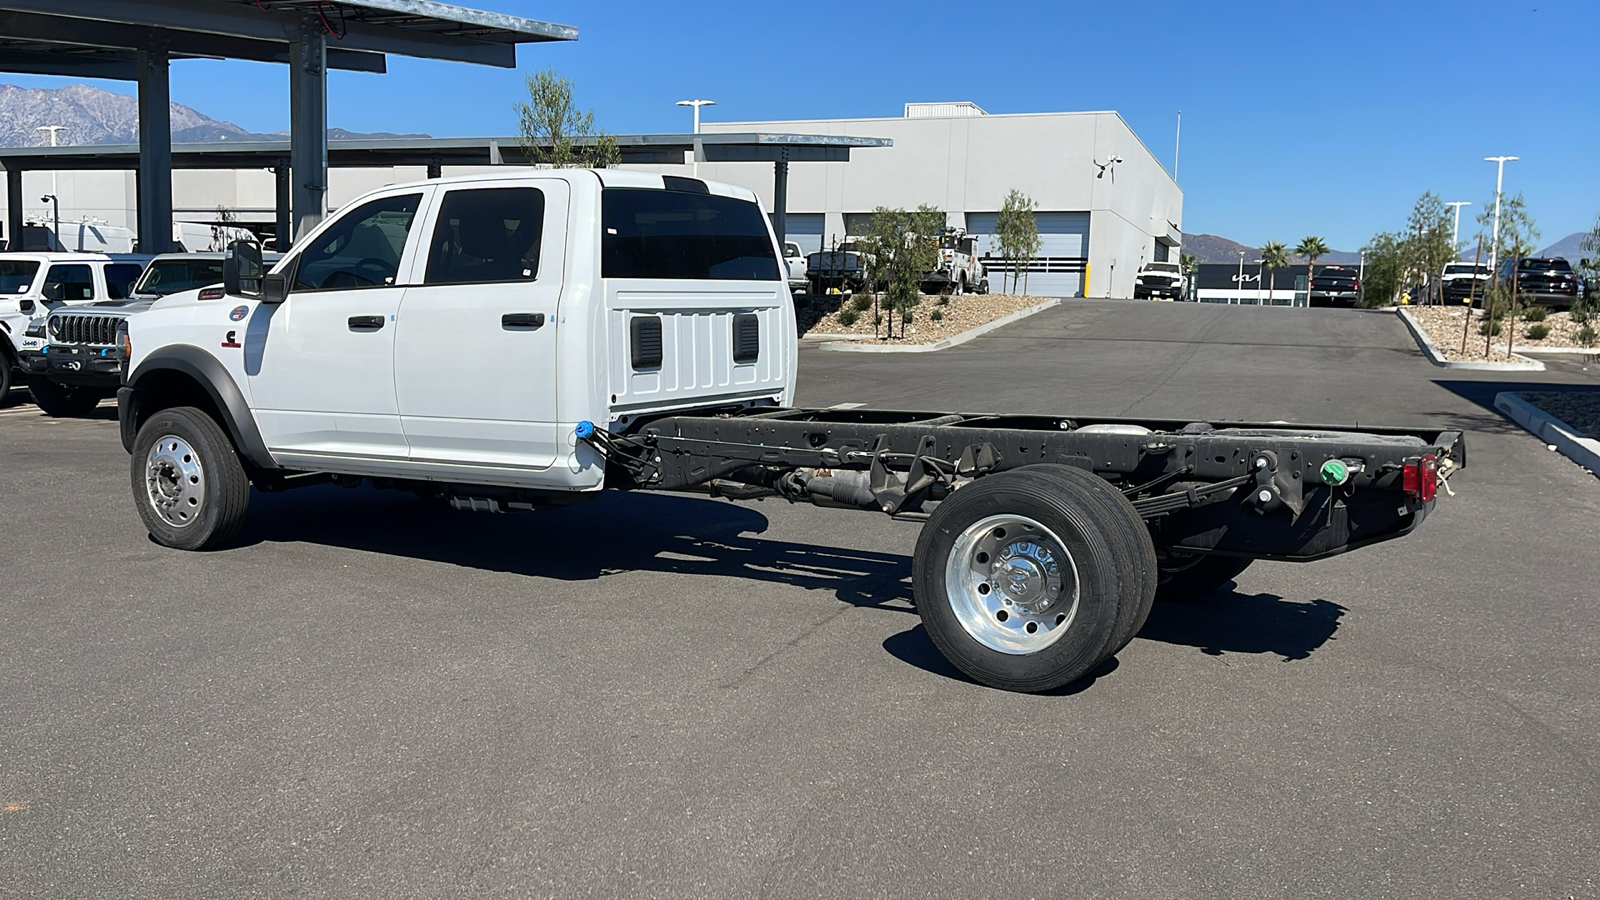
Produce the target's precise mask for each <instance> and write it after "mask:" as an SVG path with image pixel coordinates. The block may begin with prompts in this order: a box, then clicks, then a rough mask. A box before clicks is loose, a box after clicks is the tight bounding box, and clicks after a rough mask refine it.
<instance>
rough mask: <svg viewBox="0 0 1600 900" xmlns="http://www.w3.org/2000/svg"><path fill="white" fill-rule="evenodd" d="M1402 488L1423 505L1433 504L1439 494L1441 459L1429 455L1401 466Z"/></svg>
mask: <svg viewBox="0 0 1600 900" xmlns="http://www.w3.org/2000/svg"><path fill="white" fill-rule="evenodd" d="M1400 487H1401V488H1402V489H1404V490H1405V492H1406V493H1408V494H1410V495H1411V496H1413V497H1415V498H1417V499H1418V500H1421V501H1422V502H1423V503H1432V502H1433V497H1434V495H1435V494H1437V493H1438V492H1439V458H1438V457H1436V456H1434V455H1433V454H1432V453H1429V454H1428V455H1427V456H1424V457H1421V458H1419V459H1414V460H1411V461H1409V462H1407V463H1406V464H1405V465H1404V466H1401V468H1400Z"/></svg>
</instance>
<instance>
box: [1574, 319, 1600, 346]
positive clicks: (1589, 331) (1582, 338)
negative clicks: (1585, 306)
mask: <svg viewBox="0 0 1600 900" xmlns="http://www.w3.org/2000/svg"><path fill="white" fill-rule="evenodd" d="M1577 340H1578V346H1579V347H1593V346H1594V345H1595V344H1597V343H1600V334H1595V330H1594V326H1593V325H1588V324H1586V325H1584V326H1583V327H1582V328H1579V329H1578V335H1577Z"/></svg>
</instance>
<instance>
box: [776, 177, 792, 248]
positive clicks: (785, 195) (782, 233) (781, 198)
mask: <svg viewBox="0 0 1600 900" xmlns="http://www.w3.org/2000/svg"><path fill="white" fill-rule="evenodd" d="M787 155H788V154H785V156H787ZM772 175H773V177H772V230H773V231H775V232H777V234H778V246H779V247H780V248H781V247H783V242H784V239H785V238H787V237H788V234H789V223H788V218H789V160H788V159H780V160H778V161H777V162H775V163H773V164H772Z"/></svg>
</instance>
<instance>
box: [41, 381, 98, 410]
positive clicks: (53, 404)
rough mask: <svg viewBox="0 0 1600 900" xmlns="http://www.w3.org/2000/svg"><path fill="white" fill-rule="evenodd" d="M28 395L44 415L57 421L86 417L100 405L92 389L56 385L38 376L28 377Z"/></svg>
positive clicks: (96, 393)
mask: <svg viewBox="0 0 1600 900" xmlns="http://www.w3.org/2000/svg"><path fill="white" fill-rule="evenodd" d="M28 393H30V394H32V395H33V402H34V403H37V404H38V405H39V409H40V410H42V411H43V412H44V414H45V415H47V416H51V417H54V418H57V419H65V418H78V417H80V416H86V415H88V414H89V413H91V412H93V411H94V408H95V407H96V406H99V405H100V400H101V397H102V395H101V393H100V392H99V391H96V390H94V389H93V388H84V387H70V386H68V385H64V384H56V383H55V382H54V381H51V380H49V379H48V378H44V377H42V376H39V375H29V376H28Z"/></svg>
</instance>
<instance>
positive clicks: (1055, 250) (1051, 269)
mask: <svg viewBox="0 0 1600 900" xmlns="http://www.w3.org/2000/svg"><path fill="white" fill-rule="evenodd" d="M998 218H999V214H998V213H971V212H969V213H967V233H968V234H970V235H972V236H973V237H975V238H977V239H978V254H979V255H980V256H985V257H986V258H985V259H984V260H983V264H984V265H985V266H986V267H987V268H988V269H989V289H990V290H992V291H996V292H998V291H1001V290H1004V289H1009V288H1007V287H1006V286H1005V285H1002V276H1003V275H1009V273H1010V272H1011V268H1012V263H1010V262H1008V261H1007V260H1004V259H1001V258H1000V239H999V237H998V236H997V235H996V234H995V220H996V219H998ZM1033 220H1034V222H1035V224H1037V225H1038V227H1039V255H1038V256H1036V257H1035V258H1034V259H1032V260H1029V261H1024V262H1023V263H1021V264H1020V265H1021V267H1022V268H1024V269H1025V271H1026V272H1027V288H1028V293H1030V294H1034V295H1037V296H1040V297H1081V296H1083V273H1084V269H1085V268H1086V267H1087V266H1088V263H1089V214H1088V213H1086V212H1076V213H1073V212H1038V213H1034V214H1033ZM1004 280H1005V281H1006V282H1009V280H1010V279H1009V278H1006V279H1004ZM1014 290H1017V291H1019V292H1020V291H1021V290H1022V288H1021V287H1020V286H1019V287H1017V288H1015V289H1014Z"/></svg>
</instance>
